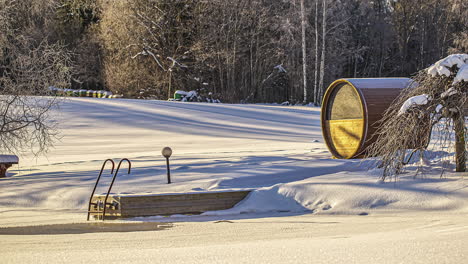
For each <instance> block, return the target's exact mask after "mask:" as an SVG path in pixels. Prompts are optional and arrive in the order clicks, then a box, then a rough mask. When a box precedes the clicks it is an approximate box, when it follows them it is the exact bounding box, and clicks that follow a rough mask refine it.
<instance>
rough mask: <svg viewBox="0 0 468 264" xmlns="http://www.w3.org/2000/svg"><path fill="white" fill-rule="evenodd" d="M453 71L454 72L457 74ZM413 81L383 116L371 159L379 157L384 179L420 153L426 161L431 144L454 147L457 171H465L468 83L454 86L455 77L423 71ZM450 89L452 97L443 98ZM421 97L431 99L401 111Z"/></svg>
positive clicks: (370, 150) (397, 171)
mask: <svg viewBox="0 0 468 264" xmlns="http://www.w3.org/2000/svg"><path fill="white" fill-rule="evenodd" d="M454 68H456V66H454ZM454 68H452V72H456V71H454V70H455V69H454ZM413 80H414V83H413V85H411V86H410V87H408V88H406V89H405V90H404V91H403V92H402V93H401V94H400V96H399V97H398V98H397V99H396V100H395V102H394V103H393V104H392V106H391V107H390V108H389V109H388V110H387V111H386V112H385V113H384V117H383V118H382V120H381V121H380V124H379V129H378V131H377V138H376V141H375V142H374V143H373V144H372V145H371V146H370V149H369V153H368V156H370V157H375V156H379V159H378V160H379V161H378V164H377V165H378V166H379V167H381V168H383V170H384V172H383V176H382V179H383V180H385V179H387V178H390V179H392V178H394V177H397V175H398V174H400V173H402V170H403V167H404V166H405V165H407V163H408V160H409V159H410V158H411V156H412V155H413V154H414V153H416V152H417V151H418V150H419V152H418V153H419V155H421V158H423V157H422V155H424V150H426V149H427V148H428V146H429V143H431V146H437V147H438V148H442V149H450V148H452V147H453V146H454V145H455V146H456V152H457V154H456V160H455V161H456V164H457V171H464V170H465V168H464V166H465V165H464V157H465V149H466V147H465V144H466V143H465V140H464V135H465V133H466V127H465V122H464V116H465V115H466V111H465V105H466V102H467V99H468V98H467V91H468V83H467V82H459V83H457V84H454V85H452V82H453V80H454V75H453V74H452V75H451V76H449V77H446V76H439V75H438V76H436V77H432V76H431V75H429V74H428V73H427V70H422V71H420V72H419V73H418V74H417V75H416V76H415V77H414V78H413ZM449 89H451V91H452V93H451V95H449V96H444V92H447V91H448V90H449ZM446 94H447V93H446ZM418 95H427V97H428V99H429V100H427V103H426V104H421V105H413V106H412V107H410V108H409V109H408V110H407V111H404V112H401V111H400V109H401V107H402V105H403V104H404V103H405V102H406V101H407V100H408V99H409V98H411V97H413V96H418ZM431 131H432V133H431ZM431 135H432V137H431ZM454 135H455V138H456V140H454ZM430 141H431V142H430ZM454 141H455V142H454ZM460 144H461V145H460ZM447 155H449V154H448V153H447ZM446 158H448V157H446Z"/></svg>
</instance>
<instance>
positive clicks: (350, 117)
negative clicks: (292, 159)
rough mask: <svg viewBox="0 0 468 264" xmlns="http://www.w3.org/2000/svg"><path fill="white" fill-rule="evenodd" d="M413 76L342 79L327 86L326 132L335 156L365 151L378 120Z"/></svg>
mask: <svg viewBox="0 0 468 264" xmlns="http://www.w3.org/2000/svg"><path fill="white" fill-rule="evenodd" d="M410 83H411V79H409V78H375V79H339V80H337V81H335V82H333V83H332V84H331V85H330V86H329V87H328V89H327V91H326V93H325V96H324V98H323V102H322V113H321V121H322V134H323V137H324V139H325V143H326V144H327V147H328V149H329V150H330V152H331V153H332V155H333V156H334V157H335V158H341V159H351V158H357V157H359V156H361V155H363V154H365V151H366V148H367V147H368V146H369V145H370V144H371V143H372V142H373V141H374V140H375V139H376V138H375V137H374V134H375V132H376V130H377V124H376V122H377V121H379V120H380V119H381V118H382V115H383V113H384V112H385V110H386V109H388V107H389V106H390V104H391V103H392V102H393V100H395V99H396V97H397V96H398V95H399V94H400V92H401V91H402V89H403V88H406V87H408V85H410Z"/></svg>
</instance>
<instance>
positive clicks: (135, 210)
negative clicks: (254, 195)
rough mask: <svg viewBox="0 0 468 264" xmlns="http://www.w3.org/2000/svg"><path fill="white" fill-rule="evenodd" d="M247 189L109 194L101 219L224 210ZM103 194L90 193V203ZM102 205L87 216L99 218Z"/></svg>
mask: <svg viewBox="0 0 468 264" xmlns="http://www.w3.org/2000/svg"><path fill="white" fill-rule="evenodd" d="M249 193H250V191H226V192H200V193H198V192H197V193H181V194H142V195H137V194H121V195H109V198H108V199H107V203H108V204H111V205H107V208H106V216H105V219H119V218H130V217H142V216H156V215H163V216H166V215H174V214H201V213H203V212H206V211H216V210H225V209H229V208H232V207H233V206H234V205H236V204H237V203H239V202H240V201H242V200H243V199H244V198H245V197H246V196H247V195H248V194H249ZM104 199H105V195H94V196H93V199H92V202H93V203H97V202H98V201H101V202H102V204H103V201H104ZM102 209H103V208H102V207H101V208H98V207H97V206H92V207H91V217H93V218H94V219H102Z"/></svg>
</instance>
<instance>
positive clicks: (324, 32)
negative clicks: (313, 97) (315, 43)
mask: <svg viewBox="0 0 468 264" xmlns="http://www.w3.org/2000/svg"><path fill="white" fill-rule="evenodd" d="M322 4H323V14H322V56H321V58H320V80H319V95H320V96H319V98H318V99H319V100H322V97H323V94H324V87H323V82H324V78H325V51H326V46H325V45H326V38H327V0H323V3H322Z"/></svg>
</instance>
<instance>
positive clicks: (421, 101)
mask: <svg viewBox="0 0 468 264" xmlns="http://www.w3.org/2000/svg"><path fill="white" fill-rule="evenodd" d="M429 100H431V97H430V96H429V95H427V94H421V95H416V96H413V97H410V98H408V100H406V101H405V102H404V103H403V105H402V106H401V108H400V111H398V115H399V116H400V115H403V114H405V113H406V112H408V110H409V109H411V108H412V107H415V106H418V105H426V104H427V103H428V102H429Z"/></svg>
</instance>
